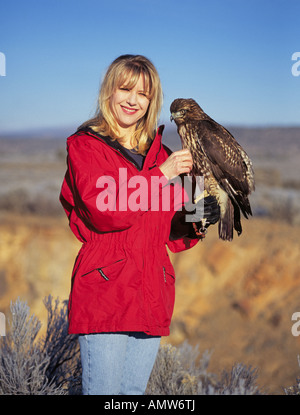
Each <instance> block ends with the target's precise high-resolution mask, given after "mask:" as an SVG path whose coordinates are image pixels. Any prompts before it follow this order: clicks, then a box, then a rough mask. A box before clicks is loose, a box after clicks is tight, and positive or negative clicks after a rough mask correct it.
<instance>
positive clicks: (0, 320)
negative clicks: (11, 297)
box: [0, 313, 6, 336]
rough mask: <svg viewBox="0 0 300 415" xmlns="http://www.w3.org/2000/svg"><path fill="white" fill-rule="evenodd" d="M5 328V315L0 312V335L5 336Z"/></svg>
mask: <svg viewBox="0 0 300 415" xmlns="http://www.w3.org/2000/svg"><path fill="white" fill-rule="evenodd" d="M5 335H6V330H5V315H4V313H0V336H5Z"/></svg>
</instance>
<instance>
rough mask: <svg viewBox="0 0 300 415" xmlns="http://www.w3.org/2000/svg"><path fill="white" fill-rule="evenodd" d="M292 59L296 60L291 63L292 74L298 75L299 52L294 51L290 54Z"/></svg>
mask: <svg viewBox="0 0 300 415" xmlns="http://www.w3.org/2000/svg"><path fill="white" fill-rule="evenodd" d="M292 61H296V62H295V63H294V64H293V65H292V75H293V76H300V52H294V53H293V54H292Z"/></svg>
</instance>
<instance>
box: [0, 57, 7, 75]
mask: <svg viewBox="0 0 300 415" xmlns="http://www.w3.org/2000/svg"><path fill="white" fill-rule="evenodd" d="M0 76H6V57H5V55H4V53H3V52H0Z"/></svg>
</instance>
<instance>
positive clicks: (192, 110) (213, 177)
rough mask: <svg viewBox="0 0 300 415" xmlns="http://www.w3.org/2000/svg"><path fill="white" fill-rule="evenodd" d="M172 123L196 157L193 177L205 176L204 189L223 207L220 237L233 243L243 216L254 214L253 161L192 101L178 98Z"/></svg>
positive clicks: (173, 108)
mask: <svg viewBox="0 0 300 415" xmlns="http://www.w3.org/2000/svg"><path fill="white" fill-rule="evenodd" d="M170 111H171V121H172V120H174V121H175V123H176V125H177V131H178V134H179V136H180V138H181V142H182V147H183V148H188V149H189V150H190V152H191V154H192V158H193V168H192V171H191V175H192V176H203V177H204V189H205V191H206V192H207V193H209V194H210V195H213V196H215V197H216V199H217V201H218V204H219V206H220V221H219V237H220V238H221V239H223V240H228V241H231V240H232V238H233V229H235V230H236V232H237V234H238V235H240V234H241V233H242V226H241V220H240V219H241V214H240V212H242V213H243V215H244V217H245V218H247V219H248V216H249V215H252V211H251V207H250V203H249V199H248V196H249V194H250V193H251V192H252V191H253V190H254V187H255V186H254V173H253V168H252V162H251V160H250V158H249V157H248V155H247V154H246V152H245V151H244V150H243V148H242V147H241V146H240V144H239V143H238V142H237V141H236V140H235V138H234V137H233V136H232V134H231V133H230V132H229V131H228V130H226V128H224V127H223V126H222V125H220V124H218V123H217V122H216V121H214V120H213V119H212V118H210V117H209V116H208V115H207V114H205V112H204V111H203V110H202V108H200V106H199V105H198V104H197V102H196V101H194V100H193V99H175V100H174V101H173V102H172V104H171V107H170Z"/></svg>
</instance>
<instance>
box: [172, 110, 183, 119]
mask: <svg viewBox="0 0 300 415" xmlns="http://www.w3.org/2000/svg"><path fill="white" fill-rule="evenodd" d="M180 115H181V113H180V111H178V112H171V117H170V121H173V120H174V121H175V120H176V118H179V117H180Z"/></svg>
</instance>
